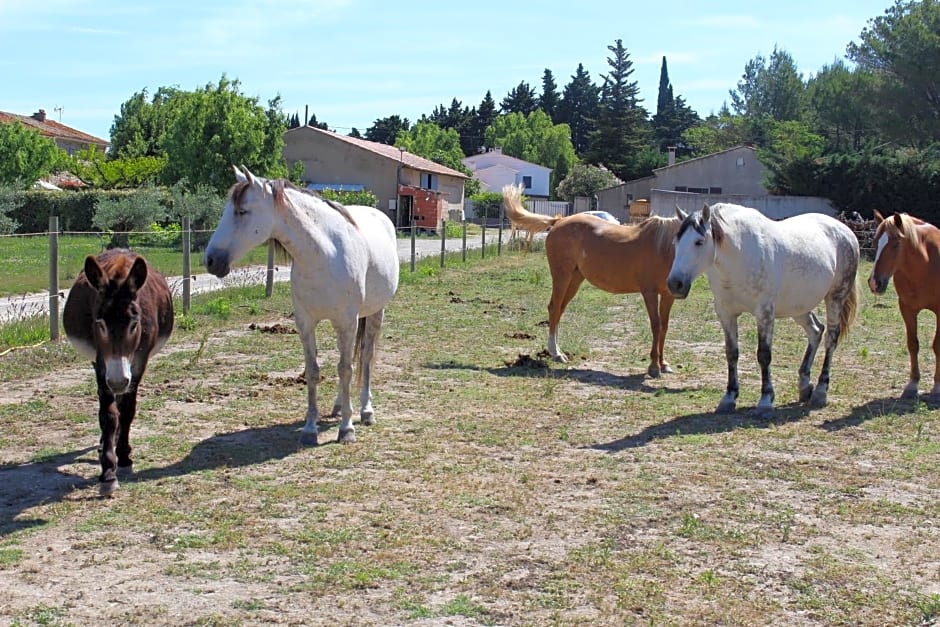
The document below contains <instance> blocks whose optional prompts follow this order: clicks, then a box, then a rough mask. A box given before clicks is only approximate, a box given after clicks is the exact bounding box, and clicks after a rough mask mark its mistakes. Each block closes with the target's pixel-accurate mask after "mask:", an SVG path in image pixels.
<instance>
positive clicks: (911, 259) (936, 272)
mask: <svg viewBox="0 0 940 627" xmlns="http://www.w3.org/2000/svg"><path fill="white" fill-rule="evenodd" d="M875 224H876V230H875V242H876V243H877V246H878V248H877V250H876V252H875V265H874V267H873V268H872V271H871V276H869V277H868V287H869V288H871V291H872V292H874V293H876V294H884V292H885V290H886V289H887V288H888V281H890V280H891V277H894V289H895V291H896V292H897V293H898V307H899V308H900V310H901V317H902V318H903V319H904V328H905V330H906V332H907V352H908V353H909V355H910V358H911V376H910V380H909V381H908V383H907V386H905V388H904V391H903V392H902V394H901V398H906V399H910V398H917V393H918V391H917V386H918V383H920V365H919V364H918V362H917V354H918V351H919V350H920V342H919V340H918V339H917V315H918V314H919V313H920V311H921V310H923V309H928V310H930V311H932V312H933V313H934V316H940V229H938V228H937V227H935V226H933V225H932V224H928V223H927V222H924V221H923V220H920V219H918V218H914V217H912V216H909V215H908V214H906V213H896V214H894V215H893V216H891V217H890V218H887V219H885V218H884V217H882V215H881V214H880V213H878V212H877V211H875ZM933 352H934V355H935V356H936V358H937V363H936V365H935V366H934V375H933V389H931V391H930V395H931V396H937V395H938V394H940V325H938V326H937V331H936V332H935V333H934V338H933Z"/></svg>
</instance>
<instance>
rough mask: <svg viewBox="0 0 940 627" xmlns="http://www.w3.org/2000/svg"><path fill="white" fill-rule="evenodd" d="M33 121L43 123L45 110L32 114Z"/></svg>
mask: <svg viewBox="0 0 940 627" xmlns="http://www.w3.org/2000/svg"><path fill="white" fill-rule="evenodd" d="M33 119H34V120H39V121H40V122H45V121H46V110H45V109H40V110H39V111H37V112H36V113H34V114H33Z"/></svg>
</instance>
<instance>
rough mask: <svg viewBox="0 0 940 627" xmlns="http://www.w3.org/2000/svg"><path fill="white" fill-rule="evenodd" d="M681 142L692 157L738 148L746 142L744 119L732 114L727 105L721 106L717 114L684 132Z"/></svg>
mask: <svg viewBox="0 0 940 627" xmlns="http://www.w3.org/2000/svg"><path fill="white" fill-rule="evenodd" d="M682 141H683V142H684V143H685V145H686V146H687V147H688V149H689V151H690V154H691V155H692V156H693V157H701V156H703V155H710V154H712V153H714V152H720V151H722V150H727V149H728V148H733V147H734V146H739V145H741V144H743V143H745V142H746V141H747V131H746V129H745V123H744V118H743V117H741V116H739V115H734V114H732V113H731V110H730V109H728V106H727V105H722V106H721V108H720V109H719V110H718V113H712V114H711V115H709V116H708V117H707V118H705V119H704V120H703V121H702V123H701V124H698V125H697V126H693V127H691V128H689V129H688V130H686V131H685V133H683V134H682Z"/></svg>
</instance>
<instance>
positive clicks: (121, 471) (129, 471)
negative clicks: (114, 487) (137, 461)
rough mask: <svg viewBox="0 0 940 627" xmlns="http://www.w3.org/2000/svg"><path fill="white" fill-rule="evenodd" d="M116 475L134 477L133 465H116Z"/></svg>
mask: <svg viewBox="0 0 940 627" xmlns="http://www.w3.org/2000/svg"><path fill="white" fill-rule="evenodd" d="M117 474H118V475H120V476H122V477H133V476H134V464H127V465H126V466H122V465H120V464H118V467H117Z"/></svg>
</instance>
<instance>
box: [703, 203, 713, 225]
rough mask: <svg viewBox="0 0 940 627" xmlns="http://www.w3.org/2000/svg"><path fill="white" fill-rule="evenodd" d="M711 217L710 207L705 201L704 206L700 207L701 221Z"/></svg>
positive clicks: (708, 219)
mask: <svg viewBox="0 0 940 627" xmlns="http://www.w3.org/2000/svg"><path fill="white" fill-rule="evenodd" d="M711 219H712V208H711V207H709V206H708V203H705V206H704V207H702V222H708V221H710V220H711Z"/></svg>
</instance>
